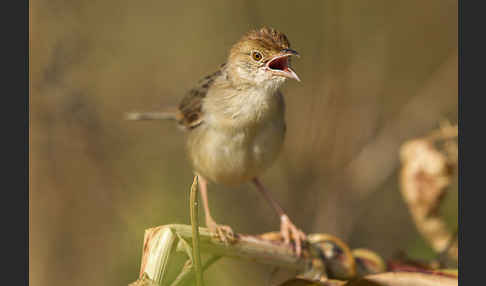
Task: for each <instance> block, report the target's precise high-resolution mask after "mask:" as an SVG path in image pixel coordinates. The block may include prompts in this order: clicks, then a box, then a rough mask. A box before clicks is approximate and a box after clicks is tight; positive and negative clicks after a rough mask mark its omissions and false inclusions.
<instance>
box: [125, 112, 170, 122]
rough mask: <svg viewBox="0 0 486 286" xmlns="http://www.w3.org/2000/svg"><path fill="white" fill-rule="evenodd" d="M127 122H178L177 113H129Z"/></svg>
mask: <svg viewBox="0 0 486 286" xmlns="http://www.w3.org/2000/svg"><path fill="white" fill-rule="evenodd" d="M125 118H126V119H127V120H177V113H176V112H170V111H166V112H129V113H127V114H126V117H125Z"/></svg>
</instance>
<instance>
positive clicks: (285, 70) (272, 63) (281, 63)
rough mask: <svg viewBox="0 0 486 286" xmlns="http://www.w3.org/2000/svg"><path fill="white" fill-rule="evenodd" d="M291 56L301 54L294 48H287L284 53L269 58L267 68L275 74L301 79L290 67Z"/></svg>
mask: <svg viewBox="0 0 486 286" xmlns="http://www.w3.org/2000/svg"><path fill="white" fill-rule="evenodd" d="M290 56H300V55H299V53H297V52H296V51H294V50H291V49H285V50H282V53H281V54H279V55H278V56H276V57H274V58H273V59H271V60H269V61H268V63H267V69H268V70H269V71H271V72H272V73H273V74H274V75H278V76H283V77H286V78H293V79H295V80H297V81H300V78H299V77H298V76H297V74H296V73H295V72H294V71H293V70H292V69H291V68H290V67H289V57H290Z"/></svg>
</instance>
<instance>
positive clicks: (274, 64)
mask: <svg viewBox="0 0 486 286" xmlns="http://www.w3.org/2000/svg"><path fill="white" fill-rule="evenodd" d="M268 67H269V68H271V69H272V70H281V71H287V70H288V68H289V58H288V57H280V58H276V59H274V60H272V61H271V62H270V63H269V64H268Z"/></svg>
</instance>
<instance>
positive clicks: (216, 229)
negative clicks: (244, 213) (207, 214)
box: [206, 220, 236, 244]
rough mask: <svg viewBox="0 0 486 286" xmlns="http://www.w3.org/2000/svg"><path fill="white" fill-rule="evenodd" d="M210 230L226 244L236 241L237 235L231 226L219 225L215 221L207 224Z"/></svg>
mask: <svg viewBox="0 0 486 286" xmlns="http://www.w3.org/2000/svg"><path fill="white" fill-rule="evenodd" d="M206 226H207V227H208V228H209V230H210V231H211V232H212V233H213V234H214V235H215V236H216V237H217V238H218V239H219V240H220V241H222V242H223V243H224V244H228V243H230V242H234V241H235V239H236V238H235V234H234V232H233V230H232V229H231V227H230V226H228V225H220V224H217V223H216V222H215V221H214V220H209V221H207V222H206Z"/></svg>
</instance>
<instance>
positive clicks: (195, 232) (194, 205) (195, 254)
mask: <svg viewBox="0 0 486 286" xmlns="http://www.w3.org/2000/svg"><path fill="white" fill-rule="evenodd" d="M197 184H198V176H195V177H194V182H193V183H192V187H191V196H190V210H191V225H192V260H193V265H194V271H195V274H196V285H197V286H203V285H204V281H203V275H202V267H201V252H200V250H199V220H198V210H199V208H198V199H197V189H198V187H197Z"/></svg>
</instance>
